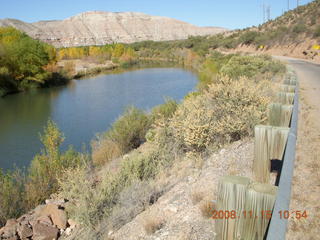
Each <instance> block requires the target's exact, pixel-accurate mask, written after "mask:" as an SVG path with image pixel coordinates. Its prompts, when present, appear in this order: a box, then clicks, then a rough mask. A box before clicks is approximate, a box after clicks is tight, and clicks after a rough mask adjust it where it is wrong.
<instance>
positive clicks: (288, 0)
mask: <svg viewBox="0 0 320 240" xmlns="http://www.w3.org/2000/svg"><path fill="white" fill-rule="evenodd" d="M287 3H288V11H289V10H290V0H287Z"/></svg>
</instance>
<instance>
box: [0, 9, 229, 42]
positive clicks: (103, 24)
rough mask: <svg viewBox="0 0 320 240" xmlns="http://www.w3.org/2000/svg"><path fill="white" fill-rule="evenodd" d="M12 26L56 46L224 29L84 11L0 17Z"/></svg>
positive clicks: (167, 37) (162, 37)
mask: <svg viewBox="0 0 320 240" xmlns="http://www.w3.org/2000/svg"><path fill="white" fill-rule="evenodd" d="M1 26H2V27H4V26H12V27H15V28H17V29H19V30H21V31H24V32H26V33H27V34H28V35H29V36H31V37H32V38H35V39H39V40H41V41H44V42H47V43H50V44H53V45H54V46H56V47H71V46H88V45H104V44H107V43H113V42H121V43H132V42H139V41H146V40H153V41H166V40H178V39H187V38H188V37H189V36H205V35H212V34H217V33H221V32H225V31H226V29H224V28H219V27H197V26H194V25H192V24H189V23H186V22H182V21H179V20H176V19H173V18H167V17H157V16H150V15H147V14H143V13H135V12H121V13H113V12H100V11H92V12H84V13H81V14H79V15H76V16H73V17H70V18H67V19H65V20H58V21H40V22H35V23H26V22H23V21H20V20H16V19H3V20H0V27H1Z"/></svg>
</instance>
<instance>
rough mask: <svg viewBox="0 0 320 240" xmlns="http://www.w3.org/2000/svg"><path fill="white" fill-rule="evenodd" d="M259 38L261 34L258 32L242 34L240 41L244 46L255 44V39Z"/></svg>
mask: <svg viewBox="0 0 320 240" xmlns="http://www.w3.org/2000/svg"><path fill="white" fill-rule="evenodd" d="M257 36H259V33H258V32H256V31H248V32H245V33H244V34H242V35H241V36H240V38H239V41H240V42H241V43H243V44H252V43H254V42H255V39H256V38H257Z"/></svg>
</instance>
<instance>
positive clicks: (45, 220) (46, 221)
mask: <svg viewBox="0 0 320 240" xmlns="http://www.w3.org/2000/svg"><path fill="white" fill-rule="evenodd" d="M36 221H38V222H40V223H43V224H46V225H52V221H51V218H50V217H49V216H40V217H38V218H37V219H36Z"/></svg>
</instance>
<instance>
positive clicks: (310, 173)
mask: <svg viewBox="0 0 320 240" xmlns="http://www.w3.org/2000/svg"><path fill="white" fill-rule="evenodd" d="M275 58H277V59H280V60H282V61H285V62H287V63H288V64H289V65H290V66H291V67H292V68H293V70H294V71H295V72H296V74H297V77H298V82H299V83H298V84H299V106H300V107H299V117H298V135H297V152H296V161H295V168H294V176H293V183H292V195H291V203H290V211H306V212H307V217H306V218H303V219H295V218H291V219H290V220H289V227H288V232H287V236H286V239H290V240H292V239H293V240H295V239H299V240H300V239H308V240H312V239H319V236H320V228H319V226H320V64H315V63H311V62H308V61H304V60H301V59H295V58H288V57H275Z"/></svg>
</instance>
